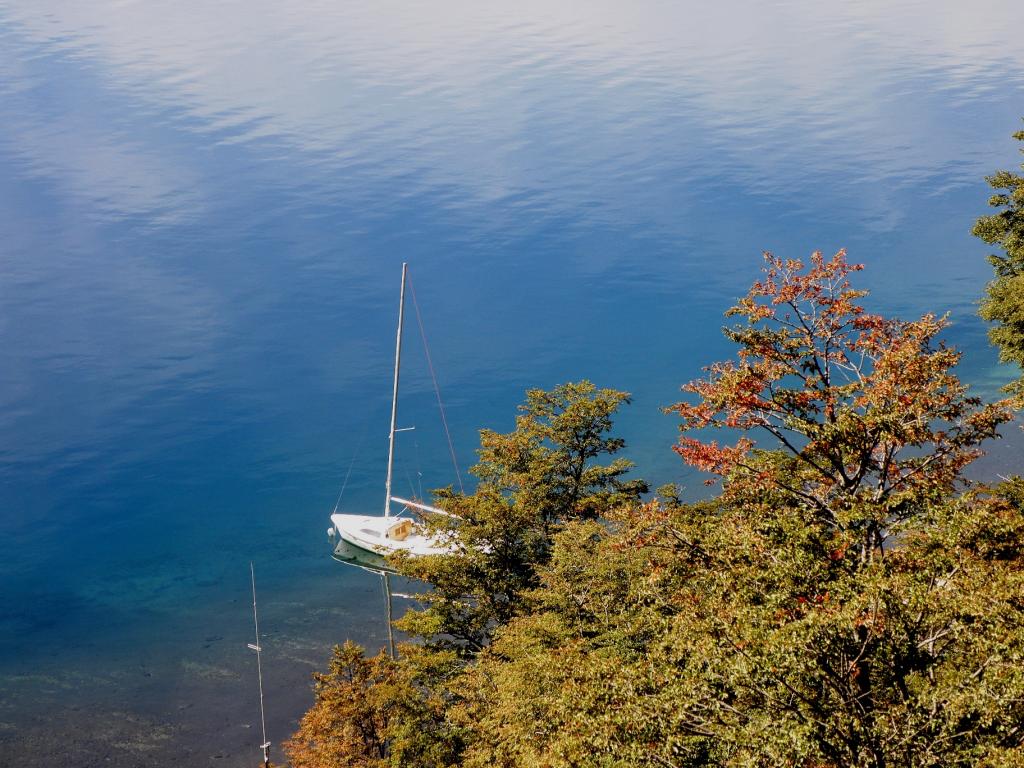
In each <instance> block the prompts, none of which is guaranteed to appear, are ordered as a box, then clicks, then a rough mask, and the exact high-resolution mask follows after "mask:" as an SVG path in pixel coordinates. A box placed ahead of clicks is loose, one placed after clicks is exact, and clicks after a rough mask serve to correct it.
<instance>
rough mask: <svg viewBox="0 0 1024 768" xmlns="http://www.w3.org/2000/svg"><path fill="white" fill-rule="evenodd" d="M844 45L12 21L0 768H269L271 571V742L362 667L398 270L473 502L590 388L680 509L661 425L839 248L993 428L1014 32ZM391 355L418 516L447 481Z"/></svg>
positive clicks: (4, 212)
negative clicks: (357, 519) (732, 341)
mask: <svg viewBox="0 0 1024 768" xmlns="http://www.w3.org/2000/svg"><path fill="white" fill-rule="evenodd" d="M835 5H836V4H823V3H815V2H749V3H739V4H737V3H732V4H718V5H717V6H716V7H713V8H712V7H708V6H707V4H704V3H700V4H698V3H678V2H671V3H670V2H632V3H622V2H594V1H593V0H591V2H587V3H552V2H550V1H549V2H519V3H514V4H510V3H506V4H498V3H469V2H456V1H455V0H441V2H439V3H431V4H411V3H397V2H391V1H390V0H381V1H380V2H375V3H353V2H338V1H337V0H331V2H316V1H313V0H311V1H310V2H296V3H280V2H262V1H261V0H248V1H247V2H244V3H242V2H222V3H208V2H195V1H194V0H181V1H179V2H176V3H157V2H131V1H128V0H94V1H93V2H74V1H66V0H0V356H2V357H0V540H2V543H3V552H4V558H3V560H2V562H0V595H2V596H3V600H2V602H0V748H2V749H3V751H4V753H5V757H6V759H7V760H8V761H9V762H11V763H16V764H18V765H22V766H32V765H48V766H52V765H76V766H91V765H105V766H110V765H114V766H129V765H152V766H160V765H172V764H175V765H176V764H181V763H182V762H185V763H187V764H190V765H207V764H208V765H229V766H241V765H252V764H253V763H254V760H255V757H256V749H255V747H256V745H257V744H258V743H259V739H258V737H257V735H256V734H255V732H254V727H255V725H256V724H257V723H258V719H257V718H258V710H257V709H256V699H255V679H254V673H255V670H254V664H253V659H252V658H251V656H250V655H248V654H247V652H246V650H245V643H246V642H249V641H250V640H251V636H250V628H249V627H250V625H249V621H250V619H251V616H250V614H249V612H248V611H249V597H248V592H247V590H248V583H247V579H248V562H249V560H250V559H252V560H254V561H255V562H256V570H257V576H258V579H259V582H260V588H261V595H262V606H263V616H262V625H263V626H264V628H265V629H266V638H265V645H266V647H267V650H268V653H267V657H266V663H267V667H268V669H269V673H268V674H269V678H268V681H267V683H268V685H267V687H268V691H269V692H270V698H269V707H270V710H269V717H270V729H271V739H272V740H273V741H275V742H279V741H280V740H281V739H282V737H283V736H285V735H286V734H287V733H288V732H289V731H290V730H291V728H292V727H293V726H294V722H295V719H296V718H297V717H298V715H299V714H300V713H301V712H302V710H303V708H304V707H305V706H306V705H307V704H308V702H309V693H308V688H307V685H306V681H307V680H308V675H309V672H310V671H311V670H313V669H315V668H317V667H318V666H321V665H322V664H323V663H324V661H325V659H326V658H327V655H328V652H329V651H328V649H329V646H330V645H331V644H332V643H334V642H337V641H339V640H341V639H343V638H345V637H353V638H356V639H358V640H360V641H362V642H364V643H367V644H368V645H370V646H371V647H374V648H376V647H379V646H380V644H381V642H382V638H383V632H384V627H383V623H382V616H381V608H382V604H381V596H380V587H379V584H378V583H377V581H375V580H374V578H373V577H372V576H370V575H369V574H365V573H363V572H361V571H357V570H352V569H346V568H344V567H343V566H339V565H337V564H335V563H333V562H332V561H331V560H330V559H329V557H328V550H327V547H326V543H325V536H324V531H325V529H326V525H327V514H328V513H329V511H330V509H331V507H332V505H333V503H334V499H335V498H336V496H337V494H338V490H339V486H340V484H341V481H342V479H343V477H344V476H345V473H346V470H347V468H348V467H349V465H350V462H352V461H353V457H354V458H355V461H354V463H353V464H352V465H351V466H352V475H351V479H350V481H349V484H348V487H347V489H346V492H345V497H344V500H343V502H344V505H345V506H346V507H347V508H349V509H353V510H354V509H360V508H365V509H369V510H376V509H377V508H378V507H379V505H380V503H381V499H380V496H381V495H382V485H383V482H382V481H383V468H384V461H385V449H386V445H385V443H386V429H387V406H388V400H389V397H390V381H389V377H390V370H389V369H390V364H391V359H390V355H391V349H390V346H391V344H392V341H393V332H394V331H393V323H394V314H395V303H396V290H397V280H398V268H399V264H400V263H401V261H403V260H408V261H410V262H411V263H412V275H413V280H414V285H415V287H416V290H417V296H418V299H419V304H420V306H421V310H422V314H423V320H424V323H425V325H426V328H427V332H428V335H429V338H430V340H431V352H432V356H433V359H434V362H435V363H436V365H437V368H438V374H439V377H440V380H441V385H442V388H443V390H444V392H445V395H446V400H447V403H448V407H449V419H450V422H451V425H452V429H453V433H454V437H455V442H456V445H457V447H458V448H459V451H460V460H461V462H462V464H463V466H465V465H467V464H469V463H471V459H472V449H473V447H474V446H475V443H476V430H477V429H478V428H479V427H481V426H491V427H493V428H497V429H507V428H509V427H510V425H511V417H512V414H513V411H514V406H515V404H516V403H518V402H519V400H520V398H521V395H522V391H523V390H524V389H525V388H527V387H530V386H550V385H553V384H555V383H558V382H560V381H564V380H567V379H570V378H581V377H589V378H591V379H593V380H594V381H596V382H598V383H600V384H602V385H607V386H614V387H618V388H621V389H627V390H629V391H631V392H633V393H634V395H635V402H634V404H633V406H632V407H631V408H630V409H629V411H628V413H626V414H624V416H623V417H622V419H621V421H620V424H621V431H622V433H623V434H624V436H625V437H626V438H627V440H628V441H629V443H630V454H631V456H632V457H633V458H634V459H635V460H636V461H637V462H638V463H639V464H641V466H642V468H643V472H644V474H645V475H646V476H648V477H649V478H650V479H652V481H654V482H655V483H660V482H665V481H669V480H677V481H682V482H685V483H689V484H690V485H692V486H696V485H697V483H695V482H694V478H692V477H690V476H688V475H686V474H685V473H684V472H683V471H682V468H681V467H680V465H679V463H678V461H677V459H676V458H674V456H673V455H672V454H671V452H670V451H669V450H668V446H669V445H670V444H671V442H672V440H673V437H674V435H675V424H674V423H673V421H672V419H671V418H669V417H666V416H662V415H661V414H660V413H659V411H658V408H659V406H662V405H665V404H667V403H670V402H672V401H673V400H674V399H675V397H676V394H677V387H678V385H679V384H680V383H682V382H683V381H685V380H687V379H689V378H692V377H694V376H695V375H697V374H698V373H699V369H700V366H701V365H703V364H705V363H708V362H710V361H712V360H714V359H716V358H718V357H720V356H722V355H725V354H727V352H728V349H727V347H726V346H725V344H724V342H723V341H722V339H721V337H720V334H719V331H718V329H719V327H720V325H721V322H722V321H721V312H722V311H723V310H724V309H725V308H726V307H727V306H728V304H729V303H730V301H731V300H732V299H733V298H734V297H735V296H736V295H738V294H740V293H742V292H743V290H744V288H745V286H747V285H748V284H749V283H750V282H751V280H752V279H753V277H754V274H755V272H756V270H757V268H758V265H759V254H760V252H761V250H762V249H771V250H773V251H775V252H777V253H779V254H784V255H787V256H802V255H806V254H807V253H809V252H810V251H811V250H813V249H815V248H821V249H823V250H825V251H834V250H836V249H838V248H839V247H841V246H846V247H847V248H849V250H850V253H851V256H852V258H853V259H854V260H857V261H863V262H865V263H867V265H868V267H869V268H868V270H867V271H866V272H865V273H864V276H863V279H864V281H865V283H866V284H867V285H868V286H869V287H870V288H872V289H873V298H872V301H873V302H874V307H875V308H877V309H878V310H879V311H884V312H887V313H897V314H902V315H905V316H910V315H914V314H918V313H921V312H923V311H926V310H938V311H950V312H951V313H952V318H953V320H954V327H953V328H952V330H951V333H950V339H951V340H952V341H953V342H954V343H956V344H959V345H961V346H963V347H965V348H966V350H967V352H966V356H965V360H964V366H963V373H964V375H965V377H967V378H968V379H969V380H971V381H972V382H973V383H974V384H975V385H976V386H977V387H978V388H979V389H980V390H981V391H983V392H988V393H991V392H993V391H994V390H995V389H996V387H997V386H998V385H999V384H1000V383H1001V382H1002V381H1004V380H1005V379H1006V378H1007V376H1008V372H1007V371H1004V370H1000V369H999V367H998V366H997V365H996V360H995V355H994V354H993V352H992V351H991V350H989V349H988V348H987V347H986V346H985V344H984V328H983V326H982V325H981V323H980V322H979V321H978V320H977V319H976V318H975V316H974V302H975V301H976V299H977V297H978V296H979V295H980V294H981V292H982V290H983V286H984V283H985V281H986V279H988V277H989V267H988V265H987V264H986V263H985V261H984V258H983V257H984V254H985V248H984V247H983V246H982V245H981V244H980V243H977V242H975V241H974V240H973V239H972V238H971V237H970V235H969V234H968V232H969V229H970V225H971V222H972V220H973V219H974V218H975V217H976V216H977V215H978V214H979V213H981V212H982V210H983V209H984V201H985V199H986V197H987V194H988V193H987V188H986V187H985V185H984V182H983V181H982V177H983V175H984V174H986V173H989V172H991V171H993V170H995V169H996V168H998V167H1008V166H1010V165H1011V164H1014V163H1016V162H1018V161H1019V160H1018V157H1017V155H1016V153H1015V147H1014V146H1013V142H1012V141H1011V140H1010V139H1009V134H1010V133H1011V132H1012V131H1014V130H1016V129H1017V128H1018V127H1020V124H1019V118H1020V115H1021V114H1024V47H1022V46H1021V44H1020V34H1019V32H1020V29H1022V28H1024V6H1022V5H1021V4H1020V3H1019V2H1013V1H1010V0H1007V1H1006V2H992V3H986V2H980V3H973V4H970V6H968V4H965V3H960V2H946V3H935V2H929V3H925V2H904V3H897V4H893V3H891V2H881V1H877V2H872V1H862V2H860V3H856V4H844V5H843V6H842V7H835ZM413 339H414V340H415V337H414V336H413ZM409 349H410V351H409V355H408V367H407V369H406V378H405V383H404V386H403V391H404V394H405V398H404V399H403V403H402V409H403V410H402V415H403V422H404V423H415V424H417V425H419V426H420V429H418V430H417V431H416V432H414V433H405V434H403V435H402V438H401V439H402V445H401V446H400V455H401V457H402V458H401V462H400V465H399V469H398V477H399V479H400V482H401V483H403V484H404V486H403V490H409V489H410V488H411V489H412V490H416V489H418V488H419V487H420V485H421V484H422V485H423V486H425V487H436V486H438V485H442V484H446V483H448V482H451V481H452V479H453V478H452V476H451V474H452V473H451V470H450V468H449V467H448V464H447V462H448V459H447V453H446V451H445V450H444V448H443V445H444V444H443V438H442V436H441V433H440V430H438V429H436V428H435V426H434V425H435V423H436V416H435V412H434V410H432V409H433V405H432V399H431V398H432V392H431V387H430V383H429V376H428V375H427V373H426V368H425V365H424V362H423V357H422V353H421V352H418V351H417V348H416V346H415V345H414V344H410V345H409ZM1019 446H1020V441H1017V442H1013V441H1007V442H1006V443H1004V444H1003V445H1002V446H1001V448H1000V450H1001V451H1002V453H1001V454H1000V458H999V459H998V462H997V463H1000V466H1003V467H1013V466H1016V465H1017V463H1018V461H1019V459H1020V455H1021V453H1020V447H1019Z"/></svg>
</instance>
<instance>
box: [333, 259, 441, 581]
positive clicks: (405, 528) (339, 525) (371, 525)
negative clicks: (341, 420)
mask: <svg viewBox="0 0 1024 768" xmlns="http://www.w3.org/2000/svg"><path fill="white" fill-rule="evenodd" d="M407 271H408V265H407V264H404V263H403V264H402V288H401V292H400V294H399V301H398V335H397V339H396V342H395V376H394V385H393V388H392V393H391V431H390V433H389V434H388V470H387V478H386V480H385V483H384V514H383V515H382V516H381V515H352V514H344V513H341V512H338V511H337V510H335V512H334V514H332V515H331V527H330V528H329V529H328V535H329V536H330V538H331V539H332V541H333V542H334V550H333V555H334V557H335V558H336V559H338V560H342V561H344V562H349V563H353V564H355V565H361V566H363V567H365V568H369V569H370V570H374V571H387V570H391V569H390V568H389V566H388V565H387V562H386V560H385V558H386V557H387V555H389V554H393V553H396V552H407V553H408V554H410V555H413V556H418V555H437V554H443V553H445V552H450V551H451V550H452V544H451V542H445V541H440V540H438V539H437V538H433V537H431V536H428V535H427V534H426V531H425V530H424V529H423V527H422V526H421V525H419V524H417V523H416V522H415V521H413V520H411V519H410V518H409V517H403V515H404V514H405V513H407V512H409V511H410V510H417V511H419V512H425V513H427V514H438V515H448V513H447V512H445V511H444V510H443V509H438V508H437V507H433V506H430V505H429V504H422V503H420V502H418V501H413V500H410V499H404V498H401V497H398V496H393V495H392V492H391V479H392V473H393V469H394V459H395V433H396V432H401V431H402V430H400V429H396V419H397V416H398V380H399V372H400V369H401V362H402V325H403V321H404V319H405V282H406V273H407ZM393 504H395V505H398V506H399V510H398V512H397V513H395V514H392V510H393V507H392V505H393Z"/></svg>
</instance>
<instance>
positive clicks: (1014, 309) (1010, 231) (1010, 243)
mask: <svg viewBox="0 0 1024 768" xmlns="http://www.w3.org/2000/svg"><path fill="white" fill-rule="evenodd" d="M1013 138H1015V139H1017V140H1018V141H1024V131H1017V132H1016V133H1015V134H1013ZM1021 152H1024V149H1022V150H1021ZM1021 168H1022V169H1024V165H1022V166H1021ZM987 181H988V183H989V185H990V186H991V187H992V188H993V189H995V190H996V193H995V194H994V195H992V196H991V197H990V198H989V201H988V204H989V205H990V206H992V207H993V208H996V209H998V212H997V213H993V214H990V215H988V216H982V217H981V218H979V219H978V221H977V222H976V223H975V225H974V229H973V234H974V235H975V236H977V237H980V238H981V239H982V240H984V241H985V242H986V243H988V244H989V245H994V246H997V247H998V248H1000V249H1001V250H1002V251H1003V252H1002V253H996V254H992V255H990V256H989V261H990V262H991V263H992V266H993V267H994V268H995V279H994V280H993V281H992V282H991V283H989V285H988V289H987V294H988V295H987V296H986V298H985V300H984V301H983V302H982V304H981V316H982V317H983V318H984V319H985V320H988V321H989V322H990V323H993V327H992V328H991V329H990V331H989V338H990V339H991V340H992V343H993V344H995V345H996V346H997V347H998V348H999V353H1000V358H1001V359H1002V360H1003V361H1004V362H1009V363H1016V364H1017V365H1018V366H1021V367H1024V176H1021V175H1020V174H1016V173H1013V172H1012V171H999V172H998V173H995V174H993V175H991V176H989V177H987ZM1011 389H1012V390H1016V391H1018V392H1024V376H1022V377H1021V378H1019V379H1018V380H1017V381H1016V382H1015V383H1014V384H1013V385H1011Z"/></svg>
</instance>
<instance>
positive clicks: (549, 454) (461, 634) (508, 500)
mask: <svg viewBox="0 0 1024 768" xmlns="http://www.w3.org/2000/svg"><path fill="white" fill-rule="evenodd" d="M628 402H629V395H628V394H627V393H625V392H617V391H615V390H612V389H598V388H597V387H595V386H594V385H593V384H592V383H590V382H589V381H581V382H570V383H567V384H562V385H559V386H557V387H555V388H554V389H552V390H550V391H544V390H540V389H531V390H529V391H528V392H527V393H526V402H525V403H524V404H523V405H521V406H520V407H519V411H520V412H519V415H518V416H517V418H516V425H515V429H514V430H512V431H511V432H509V433H506V434H501V433H498V432H494V431H492V430H487V429H485V430H482V431H481V433H480V446H481V447H480V451H479V456H480V461H479V463H478V464H477V465H476V466H475V467H474V468H473V470H472V471H473V473H474V474H475V475H476V476H477V478H478V479H479V485H478V487H477V489H476V491H475V492H474V493H473V494H470V495H465V494H460V493H456V492H454V491H453V490H452V489H450V488H448V489H443V490H441V491H438V492H437V494H436V495H437V498H438V500H439V503H441V504H442V506H444V507H445V508H446V509H447V510H448V511H450V512H452V513H453V514H454V515H455V516H456V517H455V518H441V519H437V520H434V521H433V525H434V528H435V531H436V533H437V535H439V536H443V537H447V538H448V539H449V540H452V541H454V542H456V544H457V551H456V552H455V553H453V554H449V555H436V556H431V557H421V558H415V559H412V558H406V559H399V560H398V561H397V562H398V563H399V565H400V568H401V569H402V571H403V573H405V574H406V575H408V576H411V577H413V578H417V579H421V580H423V581H425V582H428V583H430V584H431V585H432V590H431V592H430V593H429V594H428V595H427V596H426V597H425V600H426V601H427V603H428V607H427V608H426V609H425V610H423V611H410V612H409V613H408V614H407V615H406V616H405V617H404V618H403V619H402V622H401V627H402V629H403V630H405V631H406V632H408V633H410V634H412V635H414V636H418V637H421V638H425V639H427V640H428V641H429V642H430V643H431V644H432V645H434V646H437V647H453V648H456V649H458V650H459V652H460V653H463V654H465V655H470V656H471V655H473V654H475V653H477V652H479V651H480V650H481V649H482V648H484V647H485V646H486V645H487V643H488V642H489V641H490V638H491V636H492V634H493V631H494V629H495V627H498V626H501V625H502V624H505V623H506V622H508V621H509V620H510V619H511V618H512V617H513V616H515V615H516V614H517V613H518V612H519V611H520V609H521V606H522V601H523V596H524V595H525V594H527V593H528V592H529V590H531V589H533V588H535V587H536V586H538V584H539V581H538V578H537V572H538V569H539V568H540V567H541V566H542V565H543V564H544V563H545V562H546V561H547V559H548V557H549V555H550V547H551V537H552V535H553V534H554V533H555V532H556V531H557V530H558V529H559V528H560V527H561V526H563V525H564V524H566V523H567V522H569V521H572V520H580V519H587V520H595V519H598V518H599V517H601V516H603V515H606V514H608V513H609V512H610V511H612V510H614V509H616V508H618V507H621V506H626V505H629V504H632V503H635V502H636V501H637V500H638V499H639V498H640V495H641V494H643V493H644V492H646V490H647V485H646V483H644V482H643V481H642V480H626V479H625V478H624V475H625V474H626V473H627V472H628V471H629V470H630V469H631V468H632V463H631V462H629V461H628V460H626V459H622V458H619V459H614V460H612V461H611V462H609V463H607V464H602V463H600V461H599V460H600V459H601V458H602V457H605V456H612V455H614V454H615V453H617V452H619V451H620V450H621V449H622V448H623V447H624V445H625V443H624V441H623V440H622V439H621V438H617V437H612V436H610V435H609V433H610V431H611V429H612V417H613V416H614V414H615V412H616V411H617V410H618V409H619V408H620V407H621V406H622V405H623V404H626V403H628Z"/></svg>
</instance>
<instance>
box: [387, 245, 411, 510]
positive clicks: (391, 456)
mask: <svg viewBox="0 0 1024 768" xmlns="http://www.w3.org/2000/svg"><path fill="white" fill-rule="evenodd" d="M408 267H409V265H408V264H407V263H406V262H404V261H403V262H402V291H401V293H400V294H399V298H398V338H397V339H396V340H395V384H394V388H393V389H392V391H391V432H390V433H389V434H388V476H387V481H386V482H385V485H384V517H391V471H392V469H393V468H394V464H395V419H396V417H397V416H398V369H399V366H400V364H401V361H402V320H403V319H404V317H405V273H406V271H407V270H408Z"/></svg>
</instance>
